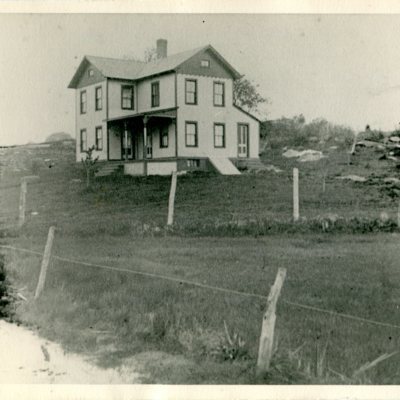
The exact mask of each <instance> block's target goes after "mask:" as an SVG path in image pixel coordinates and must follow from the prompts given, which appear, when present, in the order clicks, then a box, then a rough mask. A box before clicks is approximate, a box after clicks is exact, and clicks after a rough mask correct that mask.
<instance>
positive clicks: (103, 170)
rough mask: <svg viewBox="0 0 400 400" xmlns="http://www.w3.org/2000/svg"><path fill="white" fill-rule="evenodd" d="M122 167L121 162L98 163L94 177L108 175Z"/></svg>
mask: <svg viewBox="0 0 400 400" xmlns="http://www.w3.org/2000/svg"><path fill="white" fill-rule="evenodd" d="M123 167H124V164H123V163H119V162H113V163H110V162H106V163H102V164H98V168H99V169H98V171H97V172H96V173H95V174H94V176H95V177H96V178H98V177H101V176H109V175H113V174H116V173H118V172H119V171H121V170H122V169H123Z"/></svg>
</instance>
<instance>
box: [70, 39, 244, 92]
mask: <svg viewBox="0 0 400 400" xmlns="http://www.w3.org/2000/svg"><path fill="white" fill-rule="evenodd" d="M206 50H208V51H210V52H212V54H213V55H214V56H215V57H216V58H217V59H218V60H219V61H220V62H221V63H222V64H224V66H225V67H226V68H227V69H228V70H229V71H230V73H231V74H232V75H233V77H234V78H235V79H237V78H240V77H241V75H240V74H239V72H237V71H236V70H235V69H234V68H233V67H232V66H231V65H230V64H229V63H228V62H227V61H226V60H225V59H224V58H223V57H222V56H221V54H219V53H218V52H217V50H215V49H214V48H213V47H212V46H211V45H207V46H203V47H198V48H196V49H193V50H188V51H184V52H182V53H177V54H173V55H172V56H169V57H165V58H160V59H157V60H154V61H150V62H147V63H146V62H141V61H133V60H121V59H116V58H105V57H95V56H85V57H84V58H83V60H82V62H81V64H80V65H79V67H78V69H77V71H76V72H75V74H74V76H73V78H72V80H71V82H70V84H69V85H68V87H69V88H74V89H75V88H76V87H77V85H78V83H79V79H80V77H81V75H82V73H83V71H84V70H85V69H86V68H87V67H88V65H90V64H91V65H93V66H94V67H96V68H97V69H98V70H99V71H100V72H101V73H102V74H103V76H104V77H106V78H116V79H129V80H138V79H143V78H146V77H150V76H153V75H159V74H162V73H165V72H169V71H174V70H176V69H177V68H178V67H179V66H180V65H182V64H183V63H184V62H186V61H187V60H189V59H190V58H192V57H193V56H195V55H196V54H198V53H200V52H201V51H206Z"/></svg>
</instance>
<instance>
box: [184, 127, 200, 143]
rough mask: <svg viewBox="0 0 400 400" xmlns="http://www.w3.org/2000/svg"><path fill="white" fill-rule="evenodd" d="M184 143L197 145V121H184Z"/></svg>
mask: <svg viewBox="0 0 400 400" xmlns="http://www.w3.org/2000/svg"><path fill="white" fill-rule="evenodd" d="M185 143H186V147H197V144H198V140H197V122H192V121H186V124H185Z"/></svg>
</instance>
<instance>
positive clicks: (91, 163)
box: [82, 146, 99, 188]
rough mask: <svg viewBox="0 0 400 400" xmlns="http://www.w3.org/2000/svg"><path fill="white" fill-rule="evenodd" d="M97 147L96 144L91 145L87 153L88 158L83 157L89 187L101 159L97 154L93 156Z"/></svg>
mask: <svg viewBox="0 0 400 400" xmlns="http://www.w3.org/2000/svg"><path fill="white" fill-rule="evenodd" d="M94 149H95V146H92V147H89V148H88V149H87V150H86V151H85V153H86V158H85V159H83V158H82V164H83V167H84V169H85V172H86V187H87V188H89V187H90V183H91V178H92V176H93V175H94V173H95V172H96V170H97V168H96V163H97V161H98V159H99V156H97V157H96V158H93V154H92V153H93V151H94Z"/></svg>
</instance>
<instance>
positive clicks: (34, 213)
mask: <svg viewBox="0 0 400 400" xmlns="http://www.w3.org/2000/svg"><path fill="white" fill-rule="evenodd" d="M31 215H39V213H38V212H37V211H32V212H31Z"/></svg>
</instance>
